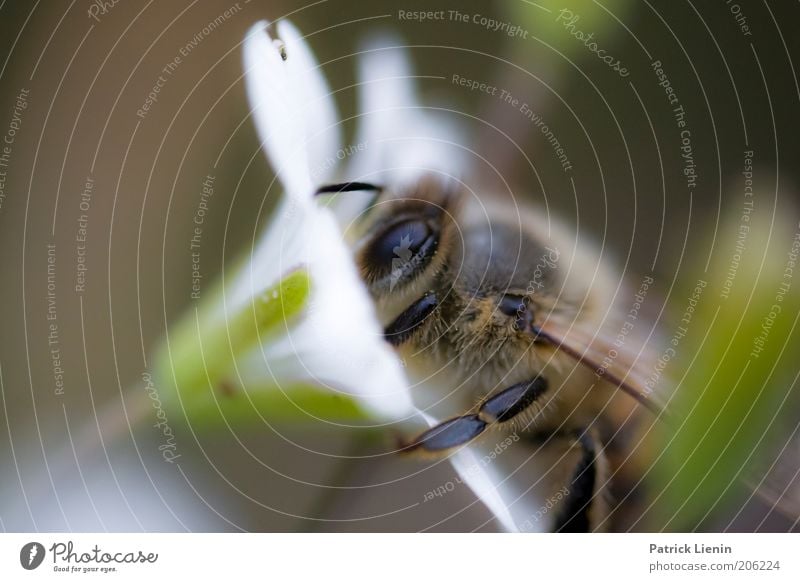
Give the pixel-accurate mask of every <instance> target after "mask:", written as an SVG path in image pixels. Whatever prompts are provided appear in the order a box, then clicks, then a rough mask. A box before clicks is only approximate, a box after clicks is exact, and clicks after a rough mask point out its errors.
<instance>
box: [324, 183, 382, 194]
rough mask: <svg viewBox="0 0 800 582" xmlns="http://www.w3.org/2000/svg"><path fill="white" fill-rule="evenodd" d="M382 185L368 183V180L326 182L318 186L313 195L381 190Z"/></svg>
mask: <svg viewBox="0 0 800 582" xmlns="http://www.w3.org/2000/svg"><path fill="white" fill-rule="evenodd" d="M382 190H383V186H378V185H375V184H370V183H369V182H342V183H341V184H328V185H326V186H320V187H319V188H317V191H316V192H315V193H314V196H319V195H320V194H339V193H340V192H376V191H377V192H381V191H382Z"/></svg>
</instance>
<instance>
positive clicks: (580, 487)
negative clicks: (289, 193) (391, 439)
mask: <svg viewBox="0 0 800 582" xmlns="http://www.w3.org/2000/svg"><path fill="white" fill-rule="evenodd" d="M352 190H369V191H372V192H374V199H373V201H372V203H371V204H370V205H369V207H368V208H367V209H366V210H365V211H364V212H363V214H362V215H361V218H360V219H358V220H357V221H356V224H357V226H356V227H355V229H354V232H353V233H351V235H352V237H353V238H354V240H355V242H354V250H355V255H356V259H357V264H358V266H359V268H360V271H361V275H362V277H363V280H364V281H365V283H366V285H367V287H368V289H369V291H370V293H371V295H372V297H373V299H374V301H375V304H376V306H377V311H378V314H379V317H380V318H381V320H382V323H383V324H384V325H385V339H386V341H388V342H389V343H390V344H392V345H393V346H394V347H395V348H396V350H397V352H398V354H399V356H400V357H401V358H402V361H403V362H404V364H405V365H406V367H407V369H408V372H409V375H410V376H411V377H412V378H414V379H415V380H422V379H425V380H430V379H432V378H435V379H437V380H438V381H439V383H440V384H442V383H443V384H445V386H446V387H445V396H441V395H440V394H438V395H437V394H426V393H425V390H426V388H425V385H426V383H425V382H422V381H420V383H419V387H420V388H419V389H418V390H421V391H422V393H421V394H420V399H421V400H422V401H423V402H424V401H426V397H427V401H428V402H427V403H428V404H429V405H430V407H431V409H432V410H435V408H436V406H437V405H438V404H440V403H441V401H443V400H447V401H448V403H449V404H451V405H452V399H457V400H456V401H457V402H459V403H460V406H461V407H462V409H463V414H460V415H457V416H453V417H451V418H449V419H447V420H445V421H443V422H441V423H440V424H438V425H437V426H434V427H433V428H431V429H430V430H427V431H425V432H423V433H422V434H420V435H418V436H416V437H415V438H413V439H411V440H410V441H407V442H404V443H402V447H401V450H402V451H403V452H407V453H410V452H417V453H424V454H434V455H435V454H441V453H445V452H449V451H450V450H452V449H455V448H458V447H461V446H463V445H465V444H467V443H470V442H471V441H472V440H474V439H477V438H480V437H481V435H483V434H484V433H487V432H488V431H490V430H506V431H507V430H514V431H515V432H517V434H519V435H521V437H522V438H523V440H525V441H526V442H527V443H530V444H531V445H533V446H534V447H540V448H541V447H547V448H549V449H551V450H553V451H556V450H558V451H559V452H558V455H559V456H558V458H559V459H566V460H567V461H568V466H566V468H565V469H564V470H562V471H561V473H562V475H561V479H562V480H565V481H566V485H564V483H560V482H558V479H556V480H555V482H553V483H552V484H551V490H555V489H556V488H558V487H566V489H564V490H565V491H566V492H567V495H566V496H565V498H566V501H565V502H564V503H563V504H561V507H560V510H559V511H558V512H556V515H555V517H554V519H553V522H552V530H554V531H589V530H602V529H609V528H610V527H611V526H610V523H611V522H612V521H615V522H616V521H619V520H618V519H614V520H611V519H609V515H610V514H611V513H612V509H613V505H612V503H613V502H612V500H613V499H614V498H615V497H617V496H624V497H626V498H631V497H635V495H632V490H633V489H634V488H635V486H636V484H637V481H636V479H637V476H636V475H637V473H641V467H640V466H639V465H640V458H641V455H634V454H632V451H633V450H634V449H635V448H636V446H637V442H638V440H639V436H640V435H641V434H643V433H644V432H646V431H647V429H648V428H649V427H650V426H652V424H653V422H654V419H655V418H657V417H659V416H660V415H663V407H662V405H661V403H660V402H659V401H658V399H657V398H656V395H655V394H647V392H646V391H645V390H644V388H643V378H644V377H645V372H647V371H648V369H649V370H651V369H652V365H653V363H654V358H653V357H652V352H653V351H654V350H653V349H652V348H645V349H643V348H642V346H644V345H646V343H647V342H646V341H641V342H640V341H633V339H632V338H633V335H632V332H631V330H630V329H628V328H629V327H631V326H627V325H626V324H625V323H624V322H623V317H622V314H621V313H620V311H621V309H622V308H624V304H625V302H626V301H628V302H630V294H627V293H625V292H623V291H621V288H624V287H621V286H620V285H619V284H618V283H619V281H620V279H619V277H617V276H615V274H614V272H613V270H612V269H611V268H609V267H608V266H607V265H606V264H605V263H603V262H602V261H601V260H600V258H599V256H598V255H597V254H596V253H593V252H592V251H591V250H590V249H589V248H588V247H587V245H584V244H582V243H579V241H578V240H577V239H576V237H575V236H574V235H571V234H570V232H569V231H568V229H566V228H564V227H563V226H560V225H557V224H555V221H554V220H552V219H551V220H548V219H547V218H546V217H544V216H543V215H542V213H540V212H537V211H536V210H534V209H532V208H529V207H527V206H522V205H520V204H517V203H515V202H514V203H502V202H501V201H494V200H484V199H479V198H477V197H475V196H473V195H471V194H470V193H469V191H468V190H467V189H466V188H465V187H464V186H463V185H461V184H459V183H458V182H456V181H455V180H450V179H441V178H439V177H437V176H434V175H428V176H424V177H422V178H421V179H420V180H419V181H418V182H416V183H414V184H412V185H411V186H408V187H406V188H404V189H402V191H387V190H386V189H384V188H382V187H380V186H377V185H373V184H365V183H355V182H350V183H345V184H335V185H331V186H326V187H323V188H320V190H319V193H338V192H347V191H352ZM621 296H624V299H623V300H619V299H617V298H618V297H621ZM642 327H645V328H646V327H647V326H642ZM615 329H616V330H617V333H615V332H614V330H615ZM642 331H644V330H642ZM623 332H624V333H625V334H626V336H630V337H628V338H626V339H627V341H625V342H623V343H620V342H619V340H618V338H619V334H620V333H623ZM648 332H649V333H650V334H651V335H652V328H649V329H648ZM638 335H639V336H643V334H642V333H641V331H640V332H639V333H638ZM639 339H641V337H640V338H639ZM620 389H621V390H620ZM623 392H624V393H623ZM615 484H616V486H615ZM612 491H613V495H612ZM617 514H618V516H621V515H622V514H623V512H621V511H618V512H617ZM620 519H621V518H620Z"/></svg>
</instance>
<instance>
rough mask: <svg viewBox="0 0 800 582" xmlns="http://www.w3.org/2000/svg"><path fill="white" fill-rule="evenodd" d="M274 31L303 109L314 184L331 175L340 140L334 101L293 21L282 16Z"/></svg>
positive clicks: (320, 182)
mask: <svg viewBox="0 0 800 582" xmlns="http://www.w3.org/2000/svg"><path fill="white" fill-rule="evenodd" d="M277 31H278V37H279V38H280V39H281V40H282V41H283V42H284V43H285V44H286V54H287V60H286V64H287V70H288V71H289V75H290V78H291V82H292V85H293V87H294V88H295V93H296V96H297V99H298V103H299V104H300V108H301V110H302V112H303V122H304V125H305V136H306V144H307V147H306V151H307V152H308V162H309V169H310V171H311V179H312V181H313V182H314V184H315V185H318V184H322V183H324V182H326V181H328V180H329V179H330V176H331V170H332V169H333V167H334V166H335V162H336V154H337V151H338V150H339V148H340V147H341V144H342V139H341V129H340V125H339V114H338V113H337V111H336V103H335V101H334V99H333V96H332V94H331V91H330V88H329V87H328V82H327V81H326V79H325V76H324V75H323V74H322V71H321V69H320V67H319V64H317V61H316V59H315V58H314V55H313V53H312V52H311V51H310V50H309V48H308V45H307V44H306V42H305V41H304V40H303V37H302V36H301V35H300V33H299V32H298V30H297V29H296V28H295V27H294V25H292V23H291V22H289V21H288V20H281V21H280V22H279V23H278V25H277Z"/></svg>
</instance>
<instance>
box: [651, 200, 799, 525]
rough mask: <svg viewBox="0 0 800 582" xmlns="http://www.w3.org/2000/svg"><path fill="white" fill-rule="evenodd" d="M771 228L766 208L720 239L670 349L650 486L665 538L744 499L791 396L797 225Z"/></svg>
mask: <svg viewBox="0 0 800 582" xmlns="http://www.w3.org/2000/svg"><path fill="white" fill-rule="evenodd" d="M772 219H773V214H772V209H771V208H764V210H763V211H760V213H755V214H753V215H750V218H745V216H744V214H742V216H739V211H738V209H737V211H736V216H734V217H731V219H730V220H729V221H728V223H727V224H726V225H724V226H723V228H722V229H721V230H720V232H719V234H718V241H717V244H718V250H717V252H716V254H715V257H716V259H715V261H714V262H713V263H712V265H711V268H710V270H709V272H708V274H707V275H703V276H702V280H708V285H707V288H706V289H705V290H704V292H703V295H702V297H701V298H700V300H699V301H697V308H696V310H695V311H694V313H693V314H692V315H691V323H690V325H689V326H686V327H687V328H688V329H689V333H688V335H687V336H686V338H685V339H684V340H682V342H681V343H680V345H679V347H678V348H676V353H677V357H676V358H675V361H674V363H675V367H674V368H673V370H672V374H671V376H672V378H671V380H672V381H673V382H674V383H675V384H676V386H677V388H676V390H677V391H676V393H675V396H674V399H673V401H672V403H671V405H670V407H671V408H672V409H673V410H674V411H675V412H676V415H675V422H674V424H675V427H674V428H671V429H669V430H668V431H667V434H665V435H664V438H665V439H666V441H667V442H668V445H667V446H666V448H665V449H664V451H663V456H662V457H661V461H660V462H659V463H658V465H657V466H656V471H655V475H656V478H655V479H654V480H653V481H652V482H651V483H652V486H653V488H654V489H656V492H657V493H658V492H659V491H658V490H661V491H660V495H661V497H660V499H659V503H658V508H657V509H658V513H659V514H660V515H659V521H660V522H661V523H662V524H663V525H664V526H666V527H667V528H668V529H678V530H685V529H693V528H697V527H702V523H703V521H704V520H705V519H706V518H707V517H708V516H709V515H711V514H712V511H713V510H714V509H721V508H723V507H725V506H726V504H729V503H732V502H735V500H736V496H737V495H742V494H743V493H747V490H746V489H744V488H743V487H742V484H743V479H744V477H747V476H748V473H749V471H750V470H751V469H752V467H753V466H754V464H755V463H756V461H757V460H758V459H759V457H760V455H761V453H762V450H763V448H764V446H765V444H766V443H765V441H764V439H762V436H763V435H764V434H765V433H766V432H767V431H768V429H769V428H770V426H771V425H772V424H773V423H774V421H775V419H776V417H777V416H778V415H779V414H780V413H781V411H780V410H779V406H780V404H781V402H783V400H784V398H785V396H786V394H787V390H789V389H790V388H791V386H790V385H787V384H786V383H785V382H784V380H785V378H786V377H787V373H786V372H787V371H791V370H795V369H796V354H797V353H798V351H800V336H798V333H797V330H796V327H795V325H796V323H797V318H798V314H799V313H800V294H798V292H797V289H796V288H793V282H792V270H793V268H794V264H793V262H792V261H793V260H796V259H797V255H796V253H797V248H798V247H797V245H798V239H797V231H796V230H795V229H796V228H797V224H796V223H791V222H789V218H788V215H785V214H777V215H776V216H775V223H774V224H773V223H772ZM728 243H729V244H728ZM737 244H739V247H738V250H737V247H736V245H737ZM793 245H794V246H793ZM709 246H710V245H709ZM792 249H794V251H793V250H792ZM792 253H794V255H792ZM739 254H740V255H741V258H739ZM792 256H793V257H794V259H793V258H792ZM704 259H705V257H703V258H702V259H698V260H704ZM726 289H728V290H727V291H726ZM690 294H691V291H687V293H685V294H684V297H688V296H689V295H690ZM684 304H686V301H684ZM685 308H686V305H684V306H682V307H681V308H680V309H681V310H683V309H685ZM681 317H683V315H681ZM678 325H682V324H680V323H679V324H678ZM784 412H787V413H788V412H789V411H784ZM795 416H796V412H795ZM662 488H663V489H662Z"/></svg>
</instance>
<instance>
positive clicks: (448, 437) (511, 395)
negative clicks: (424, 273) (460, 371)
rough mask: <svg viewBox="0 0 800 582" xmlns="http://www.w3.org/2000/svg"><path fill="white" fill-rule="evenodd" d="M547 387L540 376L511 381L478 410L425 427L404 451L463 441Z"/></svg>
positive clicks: (505, 419) (509, 415)
mask: <svg viewBox="0 0 800 582" xmlns="http://www.w3.org/2000/svg"><path fill="white" fill-rule="evenodd" d="M401 317H402V316H401ZM546 390H547V380H545V379H544V378H543V377H542V376H537V377H536V378H534V379H533V380H529V381H527V382H520V383H519V384H514V385H513V386H511V387H510V388H506V389H505V390H503V391H502V392H500V393H499V394H496V395H495V396H492V397H491V398H489V399H487V400H486V401H485V402H484V403H483V404H481V406H480V407H479V408H478V413H477V414H467V415H465V416H457V417H456V418H451V419H450V420H446V421H444V422H442V423H441V424H437V425H436V426H434V427H433V428H430V429H428V430H426V431H425V432H423V433H422V434H421V435H419V436H418V437H417V438H416V439H414V440H413V441H412V442H411V443H410V444H408V445H407V446H406V447H405V451H413V450H423V451H425V452H429V453H439V452H442V451H445V450H447V449H451V448H453V447H457V446H460V445H464V444H466V443H468V442H469V441H471V440H472V439H474V438H476V437H477V436H479V435H480V434H481V433H482V432H483V431H484V430H486V428H487V427H488V426H489V425H491V424H502V423H504V422H508V421H509V420H511V419H513V418H514V417H516V416H517V415H518V414H520V413H521V412H523V411H525V410H526V409H527V408H528V407H529V406H530V405H531V404H533V403H534V402H536V400H538V398H539V397H540V396H541V395H542V394H544V392H545V391H546Z"/></svg>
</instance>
